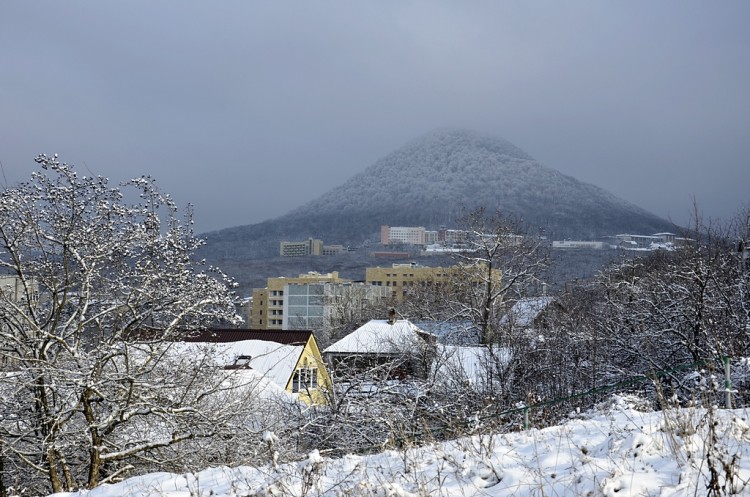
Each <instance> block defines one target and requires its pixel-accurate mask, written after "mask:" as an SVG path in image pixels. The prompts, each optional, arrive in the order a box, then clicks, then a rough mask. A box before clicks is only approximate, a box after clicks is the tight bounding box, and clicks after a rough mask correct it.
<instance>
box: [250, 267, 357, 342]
mask: <svg viewBox="0 0 750 497" xmlns="http://www.w3.org/2000/svg"><path fill="white" fill-rule="evenodd" d="M325 282H330V283H344V282H350V280H347V279H343V278H339V273H338V272H337V271H334V272H332V273H327V274H321V273H317V272H314V271H312V272H309V273H307V274H300V275H299V277H297V278H284V277H281V278H268V280H267V286H266V288H255V289H253V303H252V310H251V312H250V327H251V328H254V329H261V330H281V329H283V326H284V286H285V285H289V284H306V283H325Z"/></svg>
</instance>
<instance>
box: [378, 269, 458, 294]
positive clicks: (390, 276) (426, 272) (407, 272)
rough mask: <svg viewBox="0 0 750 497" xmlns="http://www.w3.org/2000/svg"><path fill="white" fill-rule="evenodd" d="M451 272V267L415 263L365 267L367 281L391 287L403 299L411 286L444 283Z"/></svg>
mask: <svg viewBox="0 0 750 497" xmlns="http://www.w3.org/2000/svg"><path fill="white" fill-rule="evenodd" d="M450 272H451V269H450V268H444V267H427V266H420V265H419V264H415V263H408V264H393V265H392V266H391V267H368V268H367V269H365V283H367V284H368V285H374V286H384V287H390V288H391V292H392V295H393V297H395V298H396V299H397V300H402V299H403V298H404V296H405V295H406V294H407V293H408V292H409V288H413V287H415V286H423V285H426V284H428V283H444V282H445V281H447V279H448V274H449V273H450Z"/></svg>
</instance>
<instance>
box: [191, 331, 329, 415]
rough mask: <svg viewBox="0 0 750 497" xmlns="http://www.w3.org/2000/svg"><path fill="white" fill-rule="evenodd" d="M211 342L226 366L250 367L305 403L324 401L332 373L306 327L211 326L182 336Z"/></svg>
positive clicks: (230, 368) (322, 402)
mask: <svg viewBox="0 0 750 497" xmlns="http://www.w3.org/2000/svg"><path fill="white" fill-rule="evenodd" d="M194 344H212V345H214V346H213V347H212V348H211V352H212V353H213V354H215V355H216V357H217V360H218V362H219V363H220V364H222V365H223V367H224V369H226V370H235V371H238V372H239V373H241V372H242V371H243V370H252V371H255V372H257V373H260V374H261V375H262V376H263V377H265V378H267V379H268V380H270V381H271V382H273V383H274V384H275V385H277V386H278V387H280V388H281V389H282V390H284V391H285V392H287V393H288V394H291V395H292V396H294V397H295V398H298V399H299V400H301V401H302V402H305V403H306V404H318V405H319V404H325V403H327V401H328V399H329V398H330V396H329V393H330V391H331V388H332V384H331V377H330V375H329V374H328V370H327V368H326V364H325V362H324V361H323V357H322V356H321V353H320V349H319V348H318V344H317V342H316V341H315V335H313V333H312V332H311V331H309V330H305V331H302V330H299V331H268V330H239V329H220V328H213V329H208V330H205V331H203V332H201V333H198V334H196V335H191V336H188V337H185V338H183V339H182V343H181V344H179V345H181V346H182V347H181V348H182V349H185V350H182V351H181V352H182V353H189V352H190V351H189V348H190V345H194Z"/></svg>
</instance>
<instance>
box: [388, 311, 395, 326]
mask: <svg viewBox="0 0 750 497" xmlns="http://www.w3.org/2000/svg"><path fill="white" fill-rule="evenodd" d="M395 323H396V309H394V308H393V307H391V308H390V309H388V324H390V325H393V324H395Z"/></svg>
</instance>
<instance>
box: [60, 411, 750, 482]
mask: <svg viewBox="0 0 750 497" xmlns="http://www.w3.org/2000/svg"><path fill="white" fill-rule="evenodd" d="M747 416H748V412H747V411H745V410H732V411H725V410H710V411H706V410H704V409H695V410H693V409H679V410H668V411H664V412H639V411H637V410H635V409H634V404H633V403H632V402H629V401H628V399H624V398H620V397H616V398H615V399H614V401H613V402H612V404H611V405H610V406H607V407H606V408H602V409H600V411H599V412H597V413H594V414H587V415H583V416H576V419H571V420H570V421H569V422H568V423H567V424H565V425H563V426H558V427H553V428H548V429H544V430H535V429H530V430H527V431H523V432H519V433H512V434H507V435H494V436H493V435H490V434H487V433H485V434H481V435H475V436H473V437H470V438H463V439H459V440H456V441H453V442H448V443H442V444H436V445H428V446H425V447H420V448H412V449H409V450H406V451H403V452H398V451H392V450H390V451H385V452H382V453H380V454H375V455H371V456H346V457H343V458H340V459H328V458H325V457H321V455H320V454H318V453H317V452H313V453H311V454H310V455H309V457H308V458H307V459H306V460H304V461H301V462H299V463H295V464H288V465H281V466H277V467H273V465H271V464H269V465H268V466H266V467H262V468H250V467H238V468H215V469H207V470H205V471H202V472H200V473H196V474H183V475H174V474H167V473H155V474H151V475H146V476H141V477H136V478H131V479H129V480H126V481H124V482H122V483H119V484H116V485H110V486H102V487H99V488H96V489H94V490H92V491H90V492H85V491H84V492H80V493H65V494H56V495H57V496H58V497H62V496H66V497H72V496H87V497H115V496H118V497H119V496H161V497H177V496H179V497H184V496H209V495H210V496H217V497H218V496H232V497H234V496H271V495H279V496H282V495H283V496H303V495H305V496H330V497H334V496H336V497H340V496H382V497H386V496H393V497H406V496H415V497H416V496H462V497H468V496H498V497H499V496H517V497H523V496H536V495H539V496H542V495H547V496H592V497H593V496H611V497H615V496H631V495H643V496H650V495H652V496H657V495H659V496H695V495H709V494H711V493H712V491H713V493H714V495H750V486H748V481H749V480H750V426H749V425H748V418H747ZM711 427H713V429H711ZM477 433H482V427H481V426H479V427H477ZM267 439H268V440H272V439H273V437H272V436H270V435H269V436H268V437H267ZM711 440H714V443H709V441H711Z"/></svg>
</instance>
